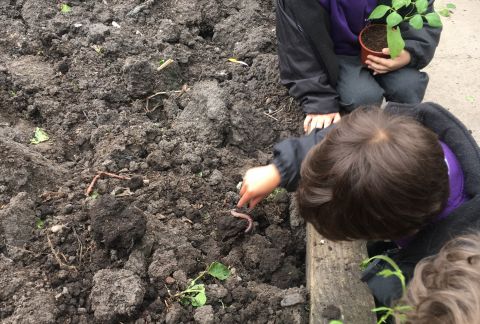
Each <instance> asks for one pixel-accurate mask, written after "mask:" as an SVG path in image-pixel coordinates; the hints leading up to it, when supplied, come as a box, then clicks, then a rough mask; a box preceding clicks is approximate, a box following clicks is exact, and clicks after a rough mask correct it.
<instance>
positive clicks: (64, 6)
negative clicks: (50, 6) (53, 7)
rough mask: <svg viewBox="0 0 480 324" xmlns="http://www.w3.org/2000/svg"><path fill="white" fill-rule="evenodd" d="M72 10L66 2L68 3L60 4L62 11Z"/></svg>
mask: <svg viewBox="0 0 480 324" xmlns="http://www.w3.org/2000/svg"><path fill="white" fill-rule="evenodd" d="M70 11H72V7H70V6H69V5H68V4H66V3H62V4H60V12H61V13H69V12H70Z"/></svg>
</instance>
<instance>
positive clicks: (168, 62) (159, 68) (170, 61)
mask: <svg viewBox="0 0 480 324" xmlns="http://www.w3.org/2000/svg"><path fill="white" fill-rule="evenodd" d="M173 62H175V61H174V60H172V59H168V60H166V61H165V62H163V63H162V65H160V66H159V67H158V68H157V71H161V70H163V69H164V68H166V67H167V66H169V65H170V64H172V63H173Z"/></svg>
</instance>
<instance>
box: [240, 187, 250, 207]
mask: <svg viewBox="0 0 480 324" xmlns="http://www.w3.org/2000/svg"><path fill="white" fill-rule="evenodd" d="M251 199H252V193H250V192H248V191H246V192H245V193H244V194H241V197H240V200H239V201H238V203H237V207H238V208H241V207H243V206H244V205H245V204H246V203H247V202H249V201H250V200H251Z"/></svg>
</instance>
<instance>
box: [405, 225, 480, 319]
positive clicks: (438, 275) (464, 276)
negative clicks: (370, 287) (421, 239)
mask: <svg viewBox="0 0 480 324" xmlns="http://www.w3.org/2000/svg"><path fill="white" fill-rule="evenodd" d="M399 304H402V305H409V306H412V310H411V311H409V312H408V313H407V318H408V320H407V322H406V323H415V324H431V323H442V324H465V323H479V322H480V235H479V234H471V235H468V236H462V237H459V238H456V239H454V240H452V241H450V242H448V243H447V244H446V245H445V246H444V247H443V248H442V249H441V250H440V252H439V253H438V255H436V256H433V257H429V258H426V259H424V260H422V261H420V262H419V263H418V265H417V266H416V268H415V273H414V276H413V279H412V281H411V282H410V284H409V286H408V291H407V293H406V294H405V296H404V298H403V300H401V301H400V302H399Z"/></svg>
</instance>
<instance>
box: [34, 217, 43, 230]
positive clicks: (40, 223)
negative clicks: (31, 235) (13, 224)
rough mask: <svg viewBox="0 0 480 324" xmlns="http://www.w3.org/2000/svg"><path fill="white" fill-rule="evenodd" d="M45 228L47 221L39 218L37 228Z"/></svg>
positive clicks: (36, 223) (36, 221)
mask: <svg viewBox="0 0 480 324" xmlns="http://www.w3.org/2000/svg"><path fill="white" fill-rule="evenodd" d="M44 227H45V221H44V220H43V219H41V218H37V220H35V228H36V229H43V228H44Z"/></svg>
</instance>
